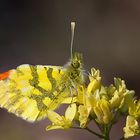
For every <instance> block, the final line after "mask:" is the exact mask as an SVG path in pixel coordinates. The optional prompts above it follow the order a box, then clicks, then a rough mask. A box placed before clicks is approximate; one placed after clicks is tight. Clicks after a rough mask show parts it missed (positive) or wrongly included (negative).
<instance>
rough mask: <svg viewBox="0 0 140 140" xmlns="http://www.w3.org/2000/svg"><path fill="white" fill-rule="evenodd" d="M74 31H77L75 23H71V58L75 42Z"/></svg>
mask: <svg viewBox="0 0 140 140" xmlns="http://www.w3.org/2000/svg"><path fill="white" fill-rule="evenodd" d="M74 30H75V22H71V43H70V48H71V58H72V57H73V40H74Z"/></svg>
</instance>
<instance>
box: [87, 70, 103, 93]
mask: <svg viewBox="0 0 140 140" xmlns="http://www.w3.org/2000/svg"><path fill="white" fill-rule="evenodd" d="M89 80H90V83H89V85H88V87H87V93H88V94H93V93H94V92H95V91H96V89H99V88H100V86H101V77H100V71H99V70H96V69H94V68H92V69H91V75H89Z"/></svg>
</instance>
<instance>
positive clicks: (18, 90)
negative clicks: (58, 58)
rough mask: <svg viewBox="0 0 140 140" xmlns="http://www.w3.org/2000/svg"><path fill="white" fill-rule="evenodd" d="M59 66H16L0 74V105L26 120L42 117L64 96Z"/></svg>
mask: <svg viewBox="0 0 140 140" xmlns="http://www.w3.org/2000/svg"><path fill="white" fill-rule="evenodd" d="M64 75H65V69H63V68H62V67H59V66H42V65H37V66H32V65H28V64H24V65H20V66H18V67H17V68H16V69H13V70H10V71H8V72H5V73H3V74H0V106H1V107H3V108H6V109H7V110H8V111H9V112H12V113H14V114H16V115H17V116H19V117H22V118H23V119H25V120H28V121H31V122H33V121H36V120H41V119H43V118H45V117H46V115H47V110H48V109H55V108H57V107H58V106H59V104H60V102H61V101H62V100H63V99H64V97H66V90H65V89H66V88H65V86H64V85H63V84H64V81H63V82H62V79H63V77H64Z"/></svg>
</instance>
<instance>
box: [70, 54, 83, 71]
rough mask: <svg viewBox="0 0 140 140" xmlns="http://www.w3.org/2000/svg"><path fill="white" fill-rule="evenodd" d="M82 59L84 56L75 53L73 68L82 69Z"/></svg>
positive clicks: (72, 61) (72, 59)
mask: <svg viewBox="0 0 140 140" xmlns="http://www.w3.org/2000/svg"><path fill="white" fill-rule="evenodd" d="M82 59H83V58H82V54H80V53H74V54H73V56H72V58H71V66H72V67H73V68H75V69H78V68H81V64H82Z"/></svg>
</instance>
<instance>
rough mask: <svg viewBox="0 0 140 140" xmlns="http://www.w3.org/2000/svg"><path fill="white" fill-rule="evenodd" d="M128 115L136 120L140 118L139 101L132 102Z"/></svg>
mask: <svg viewBox="0 0 140 140" xmlns="http://www.w3.org/2000/svg"><path fill="white" fill-rule="evenodd" d="M129 114H130V115H131V116H133V117H135V118H137V119H139V118H140V100H139V101H137V100H134V102H133V103H131V105H130V107H129Z"/></svg>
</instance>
